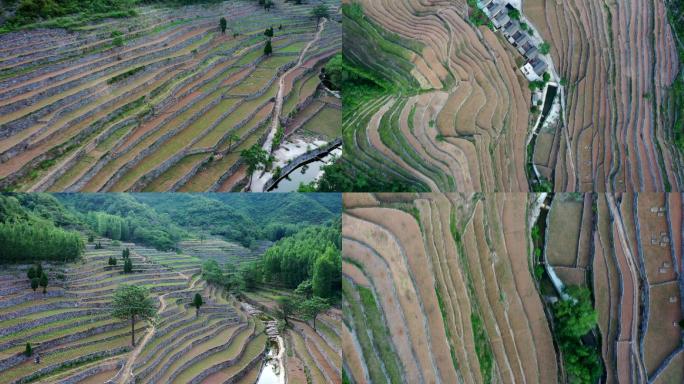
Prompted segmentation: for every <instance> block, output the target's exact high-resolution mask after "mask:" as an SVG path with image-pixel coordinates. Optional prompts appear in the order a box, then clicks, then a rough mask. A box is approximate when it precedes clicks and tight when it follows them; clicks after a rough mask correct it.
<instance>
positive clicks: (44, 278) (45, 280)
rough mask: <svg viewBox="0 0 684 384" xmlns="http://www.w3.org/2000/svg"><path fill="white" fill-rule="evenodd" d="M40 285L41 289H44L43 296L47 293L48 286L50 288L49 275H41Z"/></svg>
mask: <svg viewBox="0 0 684 384" xmlns="http://www.w3.org/2000/svg"><path fill="white" fill-rule="evenodd" d="M39 284H40V286H41V287H43V295H44V294H46V293H47V286H48V275H47V273H45V272H43V274H42V275H40V281H39Z"/></svg>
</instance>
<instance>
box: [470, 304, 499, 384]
mask: <svg viewBox="0 0 684 384" xmlns="http://www.w3.org/2000/svg"><path fill="white" fill-rule="evenodd" d="M470 322H471V324H472V326H473V337H474V339H475V353H476V354H477V360H478V361H479V362H480V372H481V373H482V378H483V381H484V382H485V383H491V382H492V368H493V367H494V362H493V360H494V355H493V354H492V347H491V346H490V345H489V339H488V338H487V331H486V330H485V328H484V324H482V319H480V317H479V316H478V315H477V314H475V313H472V314H471V315H470Z"/></svg>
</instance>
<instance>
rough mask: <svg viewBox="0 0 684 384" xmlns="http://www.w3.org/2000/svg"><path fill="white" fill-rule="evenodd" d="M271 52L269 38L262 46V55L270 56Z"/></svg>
mask: <svg viewBox="0 0 684 384" xmlns="http://www.w3.org/2000/svg"><path fill="white" fill-rule="evenodd" d="M272 53H273V46H272V45H271V40H270V39H269V40H268V41H267V42H266V45H265V46H264V55H266V56H270V55H271V54H272Z"/></svg>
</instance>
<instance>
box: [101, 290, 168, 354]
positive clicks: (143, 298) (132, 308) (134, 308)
mask: <svg viewBox="0 0 684 384" xmlns="http://www.w3.org/2000/svg"><path fill="white" fill-rule="evenodd" d="M149 295H150V292H149V290H147V288H144V287H140V286H137V285H127V284H122V285H120V286H119V287H118V288H117V289H116V291H115V292H114V296H113V299H112V308H113V310H112V316H114V317H116V318H119V319H122V320H130V321H131V345H132V346H135V322H136V320H145V321H152V320H153V319H154V317H155V316H156V314H157V308H156V307H155V305H154V302H153V301H152V299H151V298H150V297H149Z"/></svg>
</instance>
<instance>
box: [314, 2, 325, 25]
mask: <svg viewBox="0 0 684 384" xmlns="http://www.w3.org/2000/svg"><path fill="white" fill-rule="evenodd" d="M311 16H313V17H315V18H316V22H317V23H318V22H319V21H320V20H321V18H322V17H330V12H329V11H328V6H327V5H325V4H320V5H317V6H315V7H314V8H313V9H312V10H311Z"/></svg>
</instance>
